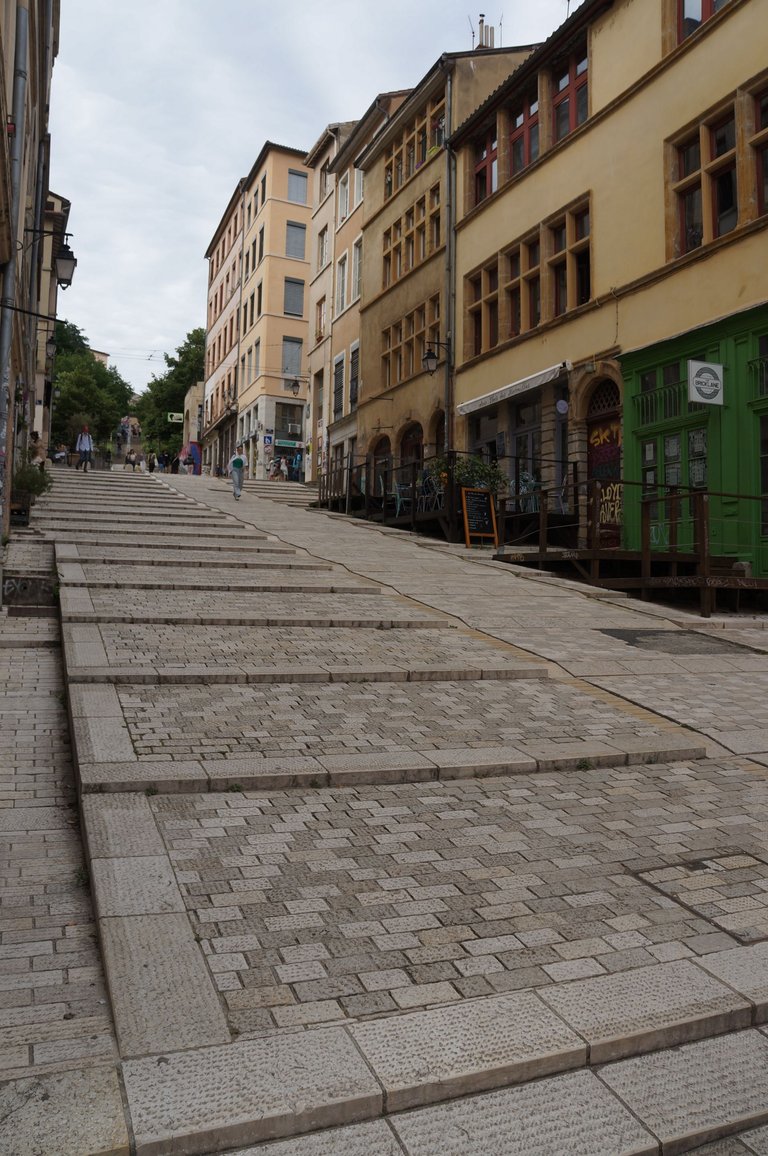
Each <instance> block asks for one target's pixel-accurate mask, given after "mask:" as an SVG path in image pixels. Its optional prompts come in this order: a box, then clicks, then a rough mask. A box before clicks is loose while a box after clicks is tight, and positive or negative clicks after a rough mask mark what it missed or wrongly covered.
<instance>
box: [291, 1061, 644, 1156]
mask: <svg viewBox="0 0 768 1156" xmlns="http://www.w3.org/2000/svg"><path fill="white" fill-rule="evenodd" d="M390 1122H391V1124H392V1127H393V1129H394V1131H395V1132H396V1133H397V1135H398V1136H399V1137H400V1139H401V1141H402V1143H403V1146H404V1148H405V1150H406V1152H407V1153H408V1156H470V1154H472V1156H475V1154H476V1153H487V1154H488V1156H587V1154H588V1156H657V1153H658V1150H659V1147H658V1144H657V1142H656V1140H655V1138H654V1137H653V1136H652V1135H651V1134H650V1133H649V1132H648V1131H646V1129H645V1128H643V1127H642V1126H641V1124H640V1123H639V1122H638V1121H637V1120H636V1119H635V1118H634V1116H632V1114H631V1113H630V1112H628V1111H627V1109H626V1108H625V1107H624V1105H623V1104H621V1103H620V1102H619V1100H617V1099H616V1097H615V1096H613V1095H611V1093H610V1092H608V1091H607V1089H606V1088H605V1087H604V1085H602V1084H601V1083H600V1081H599V1080H598V1079H597V1077H596V1076H595V1075H594V1074H593V1073H591V1072H569V1073H568V1074H566V1075H563V1076H555V1077H554V1078H549V1079H545V1080H539V1081H537V1082H535V1083H531V1084H526V1085H525V1086H523V1087H517V1088H505V1089H503V1091H498V1092H490V1093H488V1094H486V1095H483V1096H469V1097H467V1098H466V1099H462V1100H454V1101H451V1102H450V1103H447V1104H439V1105H436V1106H435V1107H431V1108H421V1109H419V1110H417V1111H413V1112H405V1113H403V1115H401V1116H395V1117H393V1118H392V1120H391V1121H390ZM296 1156H299V1153H298V1152H297V1154H296ZM301 1156H303V1153H302V1154H301Z"/></svg>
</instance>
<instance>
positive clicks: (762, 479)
mask: <svg viewBox="0 0 768 1156" xmlns="http://www.w3.org/2000/svg"><path fill="white" fill-rule="evenodd" d="M691 363H694V364H693V365H691ZM621 364H622V372H623V376H624V405H623V427H624V438H623V442H624V465H623V475H624V478H625V479H627V480H629V481H631V482H639V483H641V484H640V485H638V486H631V485H629V486H625V492H624V503H623V504H624V510H623V522H624V527H623V529H624V534H623V537H624V545H625V547H626V548H627V549H631V550H639V549H640V548H641V495H642V496H644V497H645V498H646V499H647V500H650V499H652V498H659V499H661V498H662V497H663V496H664V495H665V494H668V492H669V491H668V490H667V487H670V486H673V487H674V486H679V487H680V488H681V489H680V496H679V497H678V498H677V499H676V500H675V501H673V502H672V503H670V502H669V501H662V500H658V501H654V502H652V503H651V505H650V513H651V525H650V533H651V548H652V550H654V551H665V550H667V549H668V548H669V546H670V544H671V543H674V541H675V538H676V539H677V545H678V548H679V549H681V550H685V549H691V548H692V547H693V541H694V534H695V527H694V512H695V504H694V500H692V498H691V494H690V491H691V490H703V491H706V492H708V494H709V495H710V496H709V503H708V505H709V533H710V553H711V554H712V555H713V556H716V557H717V556H725V557H727V558H728V559H730V558H733V560H734V561H742V562H748V563H750V564H751V567H752V573H753V575H754V576H755V577H768V306H765V305H764V306H761V307H759V308H758V309H752V310H750V311H749V312H745V313H739V314H736V315H734V316H731V317H729V318H727V319H725V320H724V321H720V322H717V323H716V324H714V325H709V326H706V327H704V328H701V329H696V330H692V331H691V332H689V333H686V334H685V335H683V336H682V337H677V338H675V339H674V340H671V341H665V342H662V343H660V344H658V345H653V346H649V347H647V348H645V349H642V350H638V351H637V352H636V353H632V354H628V355H626V356H625V357H622V359H621ZM694 399H695V400H694Z"/></svg>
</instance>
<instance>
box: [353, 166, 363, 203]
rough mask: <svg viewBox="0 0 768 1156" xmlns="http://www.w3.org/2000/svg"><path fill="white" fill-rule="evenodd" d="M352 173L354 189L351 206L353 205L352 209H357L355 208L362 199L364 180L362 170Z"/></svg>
mask: <svg viewBox="0 0 768 1156" xmlns="http://www.w3.org/2000/svg"><path fill="white" fill-rule="evenodd" d="M354 173H355V188H354V201H353V205H354V207H355V208H357V206H358V205H359V204H360V202H361V201H362V199H363V178H364V173H363V170H362V169H355V170H354Z"/></svg>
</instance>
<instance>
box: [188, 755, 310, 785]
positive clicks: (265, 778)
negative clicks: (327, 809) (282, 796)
mask: <svg viewBox="0 0 768 1156" xmlns="http://www.w3.org/2000/svg"><path fill="white" fill-rule="evenodd" d="M202 767H203V769H204V771H205V773H206V775H207V776H208V782H209V786H210V789H211V790H214V791H226V790H229V789H230V788H231V787H236V786H238V785H241V784H242V786H244V787H247V788H250V789H252V788H254V787H256V788H258V789H260V790H284V789H286V788H289V787H323V786H326V785H327V783H328V775H327V773H326V771H325V769H324V767H323V766H322V765H321V763H320V760H319V759H315V758H312V757H311V756H308V757H307V758H301V757H298V758H290V757H286V758H275V759H273V758H269V757H267V756H259V755H256V756H254V755H251V754H248V755H244V756H241V757H238V756H234V757H232V758H228V759H204V760H203V761H202Z"/></svg>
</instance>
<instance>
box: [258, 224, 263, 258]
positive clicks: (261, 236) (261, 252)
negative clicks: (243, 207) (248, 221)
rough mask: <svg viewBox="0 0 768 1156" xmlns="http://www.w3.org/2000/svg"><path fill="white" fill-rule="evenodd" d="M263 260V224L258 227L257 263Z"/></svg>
mask: <svg viewBox="0 0 768 1156" xmlns="http://www.w3.org/2000/svg"><path fill="white" fill-rule="evenodd" d="M263 260H264V226H263V225H262V226H261V228H260V229H259V264H261V262H262V261H263Z"/></svg>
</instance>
